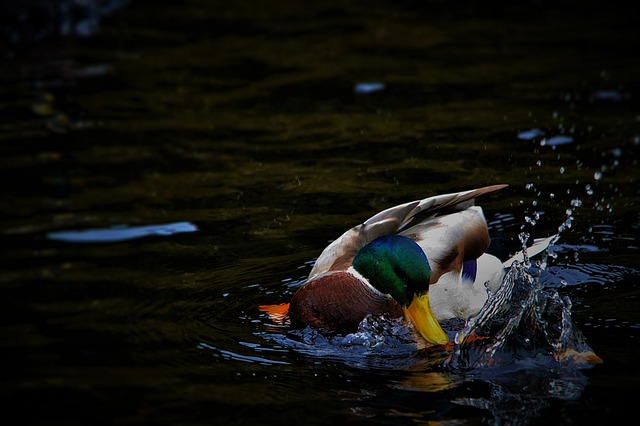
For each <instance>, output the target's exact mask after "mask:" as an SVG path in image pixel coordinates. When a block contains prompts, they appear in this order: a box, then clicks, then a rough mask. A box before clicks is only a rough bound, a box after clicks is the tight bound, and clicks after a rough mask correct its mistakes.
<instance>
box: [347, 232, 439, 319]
mask: <svg viewBox="0 0 640 426" xmlns="http://www.w3.org/2000/svg"><path fill="white" fill-rule="evenodd" d="M353 268H354V269H355V270H356V271H358V272H359V273H360V274H361V275H362V276H363V277H365V278H366V279H367V280H369V283H370V284H371V285H372V286H373V287H375V288H376V289H377V290H379V291H380V292H382V293H385V294H390V295H391V297H393V298H394V299H395V300H396V301H397V302H398V303H399V304H400V305H402V306H409V305H410V304H411V302H412V301H413V297H414V295H420V294H423V293H426V292H427V291H428V290H429V278H430V277H431V268H430V267H429V262H428V261H427V256H426V255H425V254H424V252H423V251H422V249H421V248H420V246H418V244H416V243H415V241H413V240H412V239H410V238H407V237H402V236H400V235H385V236H382V237H379V238H376V239H375V240H373V241H372V242H370V243H369V244H367V245H366V246H364V247H363V248H362V249H360V251H359V252H358V254H357V255H356V257H355V258H354V259H353Z"/></svg>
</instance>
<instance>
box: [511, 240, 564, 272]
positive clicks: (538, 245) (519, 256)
mask: <svg viewBox="0 0 640 426" xmlns="http://www.w3.org/2000/svg"><path fill="white" fill-rule="evenodd" d="M558 238H559V236H558V234H555V235H552V236H550V237H547V238H537V239H535V240H534V241H533V245H531V246H530V247H527V256H528V257H529V258H531V257H533V256H536V255H538V254H540V253H542V252H543V251H545V250H546V249H547V248H548V247H549V246H550V245H551V244H553V243H555V242H556V241H558ZM515 261H518V262H523V261H524V251H519V252H517V253H516V254H515V255H513V257H511V258H510V259H509V260H507V261H506V262H504V263H503V265H504V267H505V268H510V267H511V265H512V264H513V262H515Z"/></svg>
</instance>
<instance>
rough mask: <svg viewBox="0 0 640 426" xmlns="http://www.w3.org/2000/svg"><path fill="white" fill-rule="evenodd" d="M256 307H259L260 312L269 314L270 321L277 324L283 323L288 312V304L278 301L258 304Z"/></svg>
mask: <svg viewBox="0 0 640 426" xmlns="http://www.w3.org/2000/svg"><path fill="white" fill-rule="evenodd" d="M258 309H260V312H264V313H266V314H267V315H269V318H270V319H271V321H273V322H275V323H277V324H284V321H285V319H286V317H287V313H288V312H289V304H288V303H280V304H279V305H260V306H259V307H258Z"/></svg>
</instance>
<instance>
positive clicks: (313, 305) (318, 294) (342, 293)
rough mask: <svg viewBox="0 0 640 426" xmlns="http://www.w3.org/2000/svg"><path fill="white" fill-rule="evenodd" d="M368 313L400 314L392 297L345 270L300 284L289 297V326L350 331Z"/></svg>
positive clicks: (398, 307) (392, 315) (355, 328)
mask: <svg viewBox="0 0 640 426" xmlns="http://www.w3.org/2000/svg"><path fill="white" fill-rule="evenodd" d="M368 314H387V315H389V317H390V318H398V317H401V316H402V315H403V312H402V308H401V307H400V305H399V304H398V303H397V302H396V301H395V300H393V299H391V298H388V297H384V296H380V295H377V294H376V293H374V292H372V291H371V290H370V289H369V288H367V287H366V286H364V285H363V284H362V283H361V282H360V281H359V280H358V279H357V278H356V277H355V276H353V275H351V274H349V273H347V272H332V273H328V274H323V275H320V276H318V277H316V278H314V279H312V280H310V281H308V282H307V283H306V284H304V285H303V286H302V287H300V289H298V291H297V292H296V294H295V295H294V296H293V298H292V299H291V305H290V307H289V318H290V320H291V326H292V327H293V328H303V327H305V326H306V325H310V326H312V327H315V328H321V329H325V330H327V331H335V332H339V333H349V332H354V331H356V330H357V329H358V324H360V321H362V320H363V319H364V318H365V317H366V316H367V315H368Z"/></svg>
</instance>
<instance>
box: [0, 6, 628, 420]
mask: <svg viewBox="0 0 640 426" xmlns="http://www.w3.org/2000/svg"><path fill="white" fill-rule="evenodd" d="M32 3H33V4H36V2H32ZM7 4H8V5H9V6H6V7H8V8H10V7H13V8H14V9H11V13H7V14H4V18H3V24H4V30H3V32H2V35H3V37H4V38H3V44H2V46H3V56H2V62H1V64H2V65H1V66H0V111H1V112H2V114H0V150H1V151H2V155H1V157H0V167H1V169H0V170H1V173H2V181H3V191H2V193H1V194H0V197H1V204H0V206H1V207H0V208H1V210H0V212H1V214H2V222H1V233H0V241H1V247H2V252H3V253H2V263H1V273H0V283H1V289H2V299H1V300H2V310H1V312H2V314H1V315H2V334H1V336H2V340H1V342H2V354H3V367H2V387H1V389H2V400H3V406H4V407H5V412H6V413H7V418H10V416H9V414H11V413H12V412H15V413H16V414H18V416H19V418H20V419H21V421H23V422H34V423H38V424H113V423H117V424H140V423H150V424H154V423H155V424H226V423H234V424H235V423H238V424H282V423H294V424H299V423H303V422H304V423H310V424H320V423H322V424H326V423H330V422H334V423H335V422H360V423H383V424H413V423H425V422H441V423H443V424H449V423H451V424H542V423H548V422H554V423H555V424H572V423H585V422H586V423H593V422H596V421H598V422H606V423H607V424H608V423H611V422H614V421H619V420H621V419H623V418H626V417H627V416H629V415H633V414H635V406H634V404H635V399H636V394H637V389H638V386H640V370H639V368H638V359H639V355H640V343H639V339H640V313H639V312H638V306H639V305H638V303H639V302H638V296H639V290H638V278H639V277H640V262H639V260H638V259H639V254H640V245H639V244H638V241H637V237H638V234H639V232H638V231H639V229H640V217H639V214H638V206H639V205H640V194H639V187H638V177H639V173H638V154H639V151H640V103H639V101H638V99H640V79H639V76H640V59H639V57H638V55H637V54H636V50H637V46H638V42H639V41H640V39H639V35H640V33H639V30H638V26H637V19H636V17H635V16H634V15H633V14H632V13H630V12H629V11H628V10H626V9H625V8H618V7H614V6H613V5H612V4H610V3H604V4H601V3H597V2H593V4H591V3H584V2H581V3H579V4H578V5H573V4H572V3H570V2H562V3H558V2H553V3H552V2H526V3H525V4H523V3H518V4H512V3H510V2H497V3H491V4H485V3H482V4H480V3H477V4H475V3H474V4H459V3H455V4H453V3H449V2H439V1H430V2H411V1H400V2H382V1H375V2H366V3H362V4H359V5H354V4H351V3H350V2H340V1H328V2H322V3H318V4H315V5H308V4H304V3H303V2H277V3H269V2H264V3H260V2H250V3H233V2H228V3H223V2H216V1H210V2H207V1H196V0H190V1H187V2H175V3H174V2H145V1H130V2H129V3H128V4H126V2H119V1H116V2H112V3H111V4H110V3H109V2H87V3H86V4H90V5H98V6H100V7H97V6H96V7H97V8H95V9H91V10H78V9H74V10H73V11H72V12H64V13H62V12H60V11H57V12H55V11H54V12H55V13H54V14H53V15H50V14H49V12H48V10H49V9H47V8H44V9H38V10H37V13H32V14H29V13H28V11H29V9H24V11H25V13H18V12H19V11H21V10H23V9H20V8H26V5H25V4H23V3H20V2H8V3H7ZM30 4H31V3H30ZM60 4H61V5H64V4H65V3H64V2H60ZM110 6H112V7H110ZM31 7H35V6H31ZM15 8H18V9H15ZM80 9H82V8H80ZM7 10H9V9H7ZM16 10H17V11H18V12H16ZM25 16H26V18H25ZM43 22H46V23H47V25H43ZM360 83H377V84H374V85H373V86H360V85H359V84H360ZM367 88H368V89H369V90H366V89H367ZM495 183H508V184H510V186H509V187H508V188H507V189H505V190H502V191H500V193H499V194H496V196H491V197H488V199H486V200H484V202H482V203H481V204H482V205H483V207H484V209H485V214H486V216H487V219H488V221H489V224H490V228H491V231H492V233H494V234H496V235H504V236H507V237H510V238H513V239H515V240H517V239H518V235H519V234H520V233H521V232H523V231H524V232H526V233H529V234H531V235H532V236H534V237H543V236H548V235H552V234H554V233H557V232H558V231H560V239H559V240H558V242H557V243H556V244H555V245H554V247H553V250H552V252H551V254H550V255H549V256H548V257H547V264H546V265H537V266H539V267H541V270H540V271H539V276H538V278H537V281H536V282H537V283H539V284H540V286H541V289H542V290H541V291H544V292H546V293H545V294H549V295H550V296H549V297H550V298H552V297H553V298H554V299H553V300H557V301H558V302H557V303H560V304H563V303H565V301H566V303H567V304H566V306H565V305H562V306H565V307H566V308H567V309H568V310H569V311H570V313H571V321H572V324H573V326H575V330H579V331H580V332H581V333H582V335H584V338H585V339H586V342H587V344H588V346H589V347H590V348H591V349H592V350H593V351H594V352H595V353H596V354H597V355H598V356H599V357H600V358H601V359H602V361H603V363H601V364H598V365H595V366H592V367H587V366H584V365H579V366H572V365H569V366H567V365H565V364H563V363H560V362H555V360H554V358H553V357H550V356H549V353H545V351H541V350H539V349H540V347H537V348H536V350H527V348H526V347H525V346H522V345H521V346H516V349H517V350H513V351H512V352H508V351H507V352H505V351H501V352H499V355H500V356H499V357H496V360H498V361H499V362H497V363H496V364H495V365H493V366H491V365H486V363H480V366H476V367H477V368H473V366H471V367H472V368H461V366H460V365H458V366H455V365H454V366H451V364H449V366H448V367H447V365H446V364H445V365H444V366H443V364H442V359H443V358H446V357H447V356H448V354H441V353H431V352H424V351H416V350H415V348H413V347H412V346H411V344H410V342H406V341H404V340H402V335H399V336H396V337H389V336H387V339H388V340H387V341H385V342H383V344H382V345H377V346H376V344H375V342H373V341H371V340H368V341H361V342H364V343H365V344H360V345H358V344H355V343H354V341H353V340H351V342H352V344H342V345H341V344H335V342H331V341H328V340H326V338H325V337H323V336H321V335H314V334H312V333H306V334H302V335H298V336H296V335H295V334H292V333H291V332H290V330H288V327H287V325H286V323H285V324H278V323H276V322H273V321H272V320H270V319H269V318H268V317H267V316H266V315H265V314H264V313H261V312H260V311H259V309H258V306H260V305H263V304H276V303H283V302H287V301H288V300H289V298H290V297H291V295H292V294H293V292H294V291H295V290H296V288H297V287H298V286H299V285H301V284H302V282H303V280H304V277H305V276H306V275H307V274H308V272H309V271H310V269H311V265H312V263H313V260H314V259H315V258H316V257H317V256H318V254H319V253H320V251H321V250H322V249H323V248H324V247H325V246H326V245H327V243H328V242H329V241H331V240H332V239H334V238H336V237H338V236H339V235H340V234H341V233H342V232H343V231H345V230H346V229H348V228H349V227H351V226H354V225H356V224H357V223H359V222H360V221H362V220H364V219H366V218H368V217H369V216H371V215H372V214H374V213H375V212H377V211H379V210H382V209H384V208H386V207H389V206H391V205H394V204H398V203H401V202H405V201H409V200H413V199H416V198H421V197H425V196H429V195H434V194H438V193H446V192H451V191H459V190H465V189H470V188H475V187H479V186H483V185H488V184H495ZM551 294H553V296H551ZM556 294H557V298H555V297H556ZM548 318H549V319H550V320H551V319H552V317H548ZM459 325H460V324H459ZM367 327H370V328H368V329H365V330H364V331H365V332H367V333H369V334H367V335H366V336H365V337H362V336H360V338H363V339H371V338H373V339H374V340H375V339H376V338H378V337H379V336H380V334H376V333H379V331H380V330H379V329H377V328H376V327H377V326H376V324H373V323H371V324H369V325H367ZM372 336H373V337H372ZM351 339H353V336H352V337H351ZM393 339H395V340H393ZM509 354H511V355H512V356H511V357H509V356H507V355H509ZM463 355H464V353H463ZM468 355H469V354H468V353H467V356H468ZM476 355H477V354H476ZM474 356H475V355H474ZM463 367H464V366H463Z"/></svg>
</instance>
